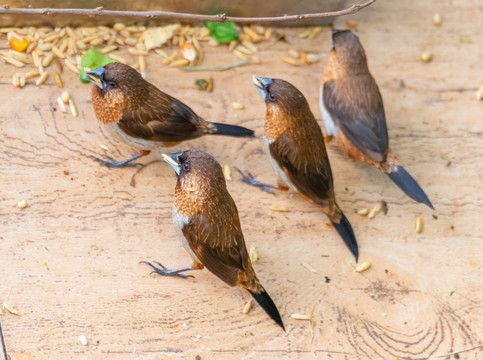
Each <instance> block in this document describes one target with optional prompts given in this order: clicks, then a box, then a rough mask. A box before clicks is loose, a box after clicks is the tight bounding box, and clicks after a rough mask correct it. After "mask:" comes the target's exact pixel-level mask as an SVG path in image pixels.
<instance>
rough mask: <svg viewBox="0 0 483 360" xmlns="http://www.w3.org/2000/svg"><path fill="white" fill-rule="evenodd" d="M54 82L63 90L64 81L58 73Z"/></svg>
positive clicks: (55, 74)
mask: <svg viewBox="0 0 483 360" xmlns="http://www.w3.org/2000/svg"><path fill="white" fill-rule="evenodd" d="M53 76H54V81H55V84H56V85H57V86H58V87H59V88H60V89H62V88H63V87H64V84H62V79H61V78H60V74H59V73H58V72H57V71H54V75H53Z"/></svg>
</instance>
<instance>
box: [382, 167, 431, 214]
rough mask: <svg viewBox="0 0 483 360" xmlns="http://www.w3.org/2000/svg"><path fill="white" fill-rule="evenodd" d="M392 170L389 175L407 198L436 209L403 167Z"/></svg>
mask: <svg viewBox="0 0 483 360" xmlns="http://www.w3.org/2000/svg"><path fill="white" fill-rule="evenodd" d="M391 170H392V171H391V172H388V173H387V175H388V176H389V177H390V178H391V180H392V181H394V183H395V184H396V185H397V186H399V188H400V189H401V190H402V191H404V193H405V194H406V195H407V196H409V197H410V198H411V199H413V200H416V201H417V202H420V203H423V204H425V205H427V206H429V207H430V208H431V209H434V207H433V204H431V201H429V199H428V196H427V195H426V194H425V193H424V191H423V189H421V187H420V186H419V184H418V183H417V182H416V180H414V179H413V178H412V176H411V175H409V173H408V172H407V171H406V170H404V168H403V167H402V166H394V167H393V168H392V169H391Z"/></svg>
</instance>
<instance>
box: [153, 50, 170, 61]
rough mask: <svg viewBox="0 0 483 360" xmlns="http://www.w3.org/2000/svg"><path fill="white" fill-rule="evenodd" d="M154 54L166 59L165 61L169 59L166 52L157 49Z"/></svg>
mask: <svg viewBox="0 0 483 360" xmlns="http://www.w3.org/2000/svg"><path fill="white" fill-rule="evenodd" d="M154 52H155V53H156V54H158V55H161V56H162V57H164V58H165V59H166V58H167V57H168V54H166V52H165V51H163V50H161V49H155V50H154Z"/></svg>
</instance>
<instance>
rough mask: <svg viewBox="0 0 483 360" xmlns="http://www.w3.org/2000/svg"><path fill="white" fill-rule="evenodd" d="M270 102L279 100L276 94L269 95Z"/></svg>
mask: <svg viewBox="0 0 483 360" xmlns="http://www.w3.org/2000/svg"><path fill="white" fill-rule="evenodd" d="M268 100H270V101H275V100H277V97H276V96H275V95H274V94H272V93H270V94H268Z"/></svg>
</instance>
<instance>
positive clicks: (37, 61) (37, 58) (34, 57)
mask: <svg viewBox="0 0 483 360" xmlns="http://www.w3.org/2000/svg"><path fill="white" fill-rule="evenodd" d="M32 60H33V61H34V64H35V66H36V67H39V65H40V56H39V53H38V52H37V51H32Z"/></svg>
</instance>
